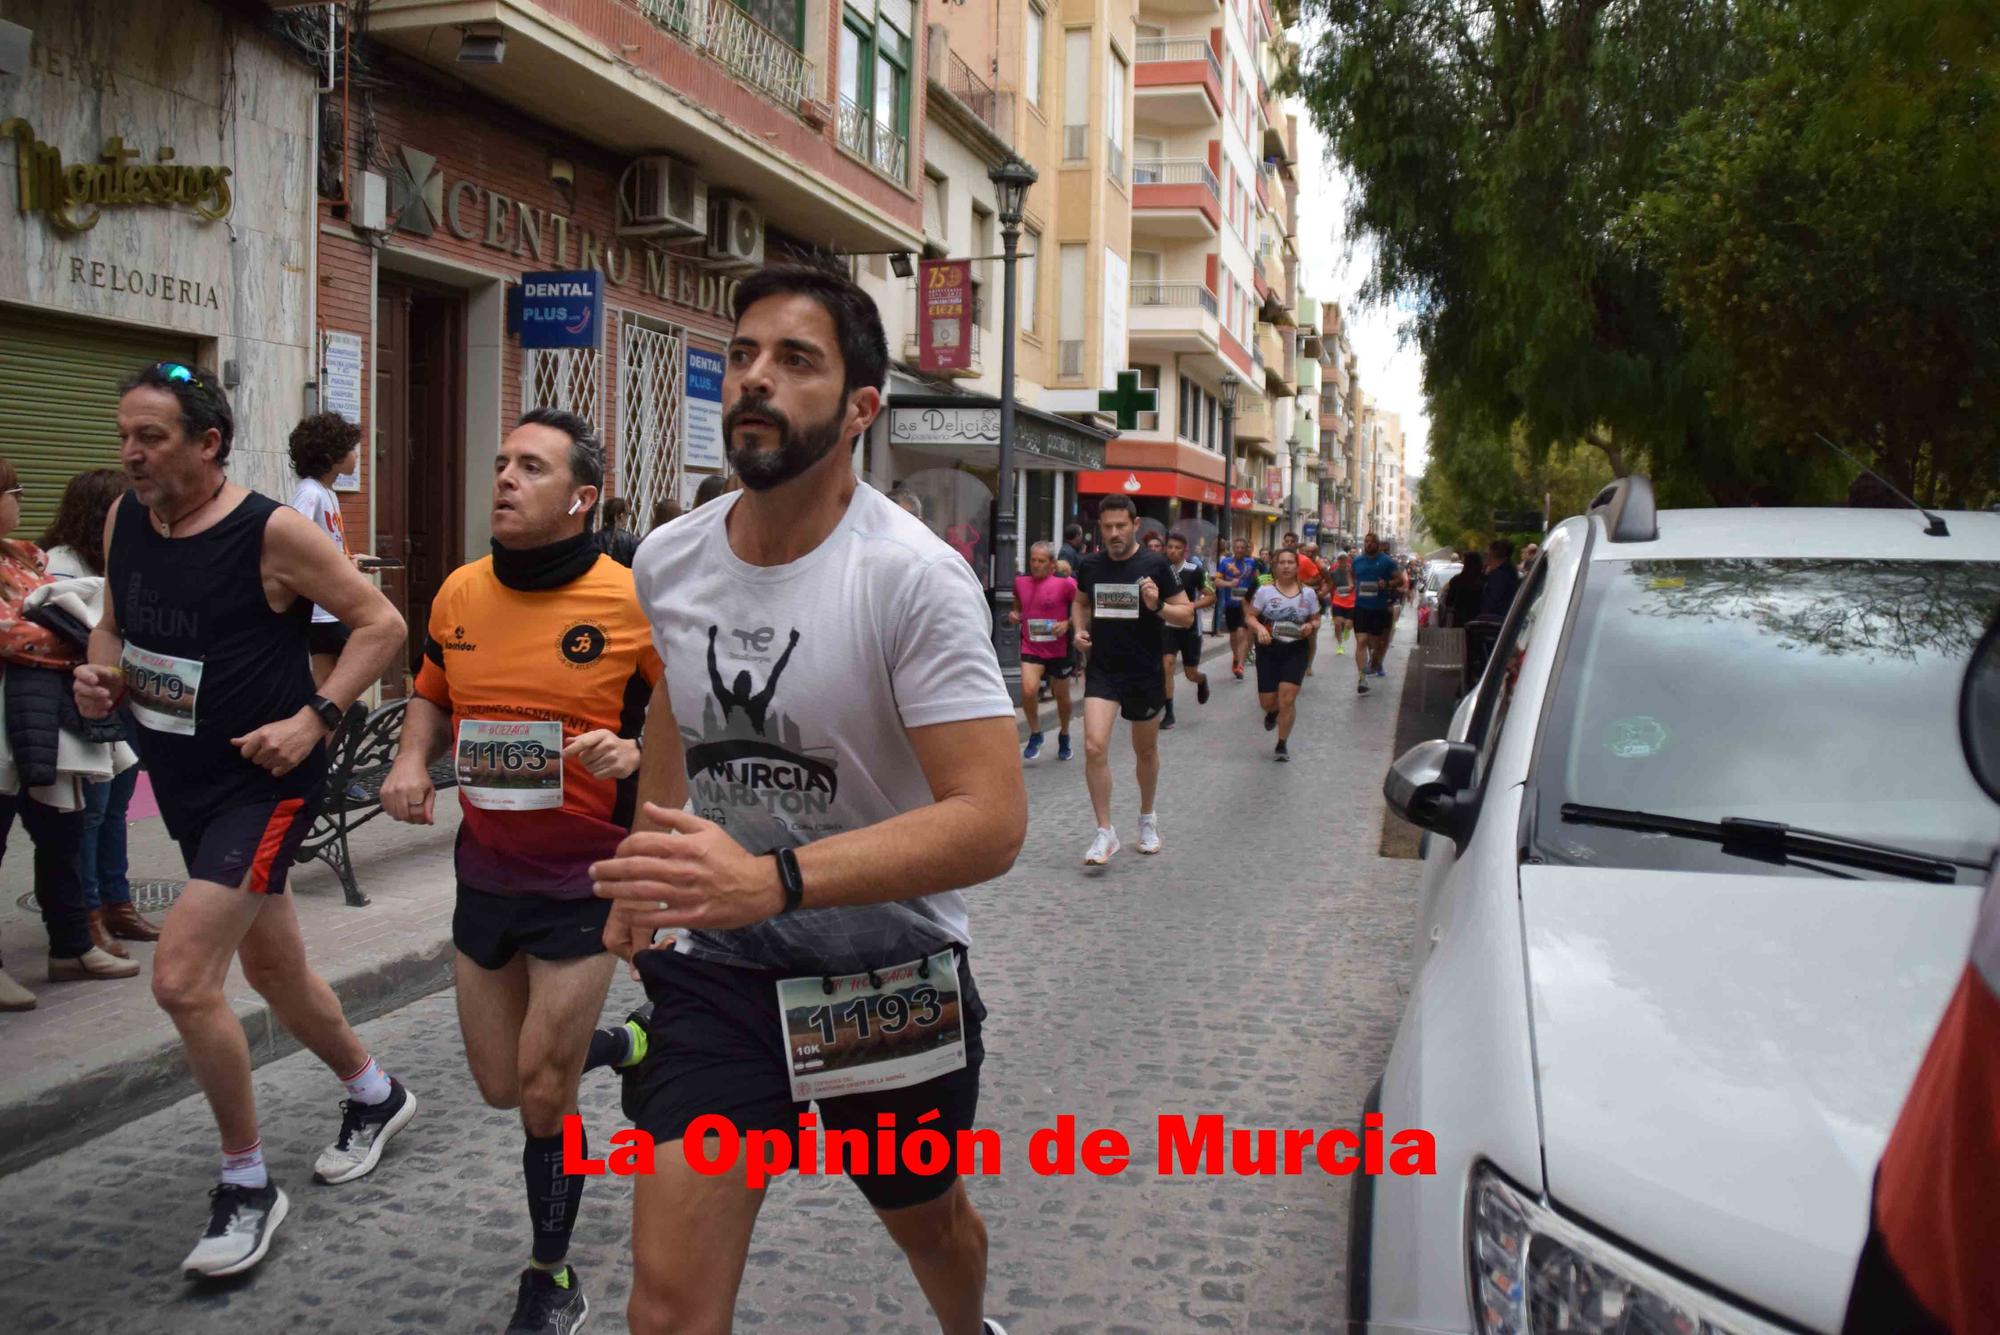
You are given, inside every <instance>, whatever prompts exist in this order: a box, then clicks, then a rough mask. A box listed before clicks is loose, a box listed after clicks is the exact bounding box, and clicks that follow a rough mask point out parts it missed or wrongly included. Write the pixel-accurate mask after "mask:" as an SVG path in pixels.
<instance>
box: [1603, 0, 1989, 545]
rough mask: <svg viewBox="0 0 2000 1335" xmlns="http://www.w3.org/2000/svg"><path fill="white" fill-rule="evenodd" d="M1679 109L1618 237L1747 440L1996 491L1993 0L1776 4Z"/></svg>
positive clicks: (1951, 500)
mask: <svg viewBox="0 0 2000 1335" xmlns="http://www.w3.org/2000/svg"><path fill="white" fill-rule="evenodd" d="M1750 33H1751V35H1753V36H1754V38H1755V52H1756V59H1755V68H1754V70H1753V71H1752V73H1751V74H1750V76H1749V77H1748V78H1745V79H1744V80H1742V81H1741V82H1739V83H1737V84H1735V85H1734V86H1733V87H1732V88H1731V89H1730V90H1729V92H1728V95H1727V96H1726V98H1725V99H1724V100H1723V101H1722V103H1721V105H1720V106H1718V107H1716V108H1713V109H1700V110H1697V111H1695V112H1694V113H1692V114H1691V115H1690V116H1689V117H1688V118H1687V119H1686V121H1685V123H1684V124H1683V126H1682V128H1681V133H1680V136H1679V138H1678V141H1677V142H1676V143H1675V144H1674V145H1673V147H1672V149H1671V150H1670V152H1669V153H1668V155H1667V159H1666V162H1665V164H1664V172H1663V179H1662V182H1661V183H1660V184H1659V185H1658V186H1657V187H1656V188H1654V189H1652V190H1649V191H1647V192H1646V194H1645V195H1644V197H1643V198H1642V199H1641V200H1640V201H1639V202H1638V204H1637V206H1636V207H1635V208H1634V209H1633V211H1632V214H1631V222H1632V226H1631V228H1630V235H1631V237H1632V239H1633V240H1634V241H1635V242H1636V243H1637V245H1638V247H1639V248H1640V249H1641V250H1642V252H1643V253H1644V254H1645V255H1646V256H1647V257H1648V258H1649V259H1650V260H1651V261H1652V262H1654V263H1656V264H1657V265H1658V266H1659V267H1660V270H1661V272H1662V273H1663V275H1664V278H1665V285H1666V292H1667V296H1668V299H1669V302H1670V304H1671V306H1672V307H1673V308H1674V309H1675V310H1677V311H1679V312H1682V313H1684V314H1685V316H1686V319H1687V323H1688V327H1689V330H1690V332H1691V334H1692V335H1693V337H1694V338H1695V339H1696V340H1698V341H1700V342H1701V343H1703V344H1706V345H1709V346H1711V347H1712V348H1713V350H1714V354H1715V364H1716V366H1717V367H1718V368H1719V371H1720V376H1719V381H1720V385H1719V388H1720V393H1719V402H1720V403H1721V404H1722V405H1723V406H1724V408H1725V410H1726V411H1728V412H1730V413H1731V415H1732V416H1736V417H1738V418H1740V419H1742V420H1743V421H1744V422H1745V423H1746V424H1747V425H1748V426H1749V427H1750V429H1752V430H1753V431H1754V432H1756V433H1757V434H1758V435H1759V436H1761V437H1762V438H1764V439H1767V440H1770V441H1773V442H1777V443H1799V442H1801V441H1803V440H1806V439H1809V437H1810V435H1811V433H1813V432H1823V433H1825V434H1826V435H1827V436H1829V437H1831V438H1832V439H1834V440H1837V441H1840V442H1841V443H1842V444H1843V445H1846V446H1848V447H1849V448H1851V449H1852V448H1857V447H1859V448H1864V449H1872V450H1873V451H1874V453H1875V462H1876V466H1877V467H1878V468H1880V469H1881V470H1882V471H1883V472H1884V473H1886V474H1887V475H1888V476H1889V477H1890V478H1891V479H1892V480H1893V481H1895V482H1896V483H1897V484H1898V485H1899V486H1901V487H1903V488H1904V489H1906V490H1912V491H1917V492H1919V493H1921V494H1922V495H1923V497H1924V499H1926V500H1927V501H1929V502H1931V503H1933V504H1942V505H1946V506H1952V507H1958V506H1964V505H1968V504H1978V503H1981V502H1983V501H1984V500H1986V499H1987V498H1989V497H1990V496H1991V495H1992V494H1993V492H1994V491H1995V489H1996V487H2000V9H1996V7H1995V6H1993V5H1992V4H1991V3H1977V2H1976V0H1880V2H1878V3H1865V2H1864V0H1791V2H1789V3H1777V4H1773V5H1771V6H1769V7H1768V8H1766V9H1764V10H1763V11H1761V12H1759V13H1758V14H1757V15H1756V18H1755V22H1754V24H1752V25H1751V28H1750Z"/></svg>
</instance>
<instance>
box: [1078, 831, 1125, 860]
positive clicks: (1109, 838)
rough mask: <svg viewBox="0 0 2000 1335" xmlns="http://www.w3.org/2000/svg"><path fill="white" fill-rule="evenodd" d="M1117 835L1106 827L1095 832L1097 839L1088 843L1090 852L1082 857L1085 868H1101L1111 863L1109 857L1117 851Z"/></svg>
mask: <svg viewBox="0 0 2000 1335" xmlns="http://www.w3.org/2000/svg"><path fill="white" fill-rule="evenodd" d="M1118 848H1119V844H1118V834H1117V832H1116V831H1114V830H1113V829H1112V828H1111V827H1110V826H1108V825H1106V826H1103V827H1102V828H1100V829H1099V830H1098V831H1097V837H1096V838H1095V839H1093V840H1091V841H1090V851H1089V852H1088V853H1085V854H1084V855H1083V865H1084V866H1086V867H1102V866H1103V865H1104V864H1105V863H1107V862H1109V861H1111V855H1112V854H1113V853H1116V852H1117V851H1118Z"/></svg>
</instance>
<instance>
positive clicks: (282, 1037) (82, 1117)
mask: <svg viewBox="0 0 2000 1335" xmlns="http://www.w3.org/2000/svg"><path fill="white" fill-rule="evenodd" d="M451 969H452V946H451V941H450V939H449V938H448V937H447V938H444V939H440V940H438V941H435V942H433V943H431V944H430V945H428V946H426V947H422V948H420V949H418V950H415V951H413V952H411V953H409V954H406V955H402V956H399V957H397V958H395V959H392V960H388V961H385V962H384V963H381V964H378V965H376V966H374V967H373V968H369V969H364V970H360V971H357V972H354V973H350V974H346V975H343V976H341V977H336V978H328V979H327V985H328V986H330V987H331V988H332V989H333V992H334V995H335V996H337V997H338V998H340V1004H341V1007H342V1009H343V1010H345V1011H346V1012H347V1020H348V1023H350V1024H356V1025H358V1024H361V1023H362V1022H363V1021H366V1020H372V1019H374V1018H375V1017H377V1016H379V1015H385V1014H387V1013H388V1012H390V1011H393V1010H399V1009H401V1008H402V1007H404V1006H407V1005H409V1004H410V1003H411V1002H413V1001H417V1000H419V999H421V998H423V997H427V996H429V995H430V994H431V993H433V992H438V991H442V990H443V989H444V988H446V987H449V986H450V985H451ZM252 995H253V998H254V995H255V994H252ZM237 1017H238V1018H239V1019H241V1020H242V1021H243V1028H244V1031H245V1034H246V1035H247V1037H248V1038H249V1041H250V1065H251V1067H252V1068H253V1069H254V1068H256V1067H259V1066H262V1065H264V1064H265V1063H266V1062H274V1061H277V1060H278V1059H279V1058H281V1057H289V1056H290V1055H291V1054H292V1053H294V1052H297V1051H299V1050H300V1045H299V1042H298V1040H297V1039H295V1038H293V1037H292V1036H291V1035H290V1034H289V1033H287V1032H285V1029H284V1027H283V1026H282V1025H280V1024H279V1023H278V1022H277V1021H276V1020H275V1019H274V1018H273V1017H272V1015H271V1011H270V1008H269V1007H268V1006H266V1005H264V1004H263V1002H262V1000H261V999H255V1000H254V1001H253V1004H252V1005H251V1006H250V1007H248V1008H247V1009H245V1008H239V1009H238V1010H237ZM34 1074H36V1075H40V1076H42V1077H43V1078H42V1080H41V1081H40V1082H39V1083H38V1087H33V1088H26V1089H21V1090H11V1089H10V1090H8V1091H7V1092H6V1093H5V1095H4V1098H0V1177H4V1176H6V1175H7V1174H9V1173H12V1172H14V1171H15V1170H17V1169H20V1168H23V1167H25V1166H27V1165H28V1164H30V1163H33V1162H35V1161H37V1160H40V1159H43V1158H46V1157H48V1156H49V1155H52V1154H59V1153H61V1152H62V1151H64V1150H67V1149H71V1148H73V1147H75V1146H77V1145H80V1144H82V1143H84V1142H85V1141H87V1140H90V1139H92V1138H94V1137H96V1136H100V1135H103V1134H104V1133H105V1132H107V1131H110V1130H112V1129H113V1128H115V1127H118V1126H122V1125H124V1124H125V1123H127V1122H130V1121H133V1120H135V1119H137V1118H140V1117H144V1116H145V1115H146V1114H148V1113H151V1112H154V1111H157V1110H158V1109H160V1108H164V1107H166V1106H167V1105H168V1104H170V1103H177V1102H179V1101H180V1100H181V1099H184V1098H186V1097H187V1096H188V1095H190V1094H194V1093H198V1092H199V1088H198V1086H196V1084H195V1081H194V1077H193V1076H192V1075H191V1074H189V1072H188V1069H187V1064H186V1062H185V1061H183V1060H182V1057H181V1045H180V1043H179V1041H178V1040H175V1039H168V1040H166V1041H160V1040H159V1039H157V1038H150V1039H144V1040H138V1041H135V1042H134V1044H133V1045H132V1050H131V1051H129V1052H125V1053H121V1054H120V1055H119V1056H118V1057H117V1058H115V1059H114V1060H112V1061H111V1062H110V1063H108V1064H107V1063H104V1062H101V1061H100V1062H99V1063H97V1064H96V1065H94V1066H91V1067H90V1068H88V1069H77V1070H63V1069H57V1070H55V1071H44V1072H37V1073H34ZM23 1083H25V1082H23Z"/></svg>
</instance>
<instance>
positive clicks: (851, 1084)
mask: <svg viewBox="0 0 2000 1335" xmlns="http://www.w3.org/2000/svg"><path fill="white" fill-rule="evenodd" d="M777 986H778V1013H779V1015H780V1016H781V1017H782V1019H781V1023H782V1024H783V1026H784V1031H785V1033H784V1040H785V1052H786V1054H787V1056H788V1057H789V1058H790V1059H791V1080H792V1097H793V1098H794V1099H798V1100H800V1101H803V1100H806V1099H831V1098H838V1097H840V1096H841V1095H843V1094H859V1093H862V1092H864V1091H870V1092H872V1091H875V1090H886V1089H901V1088H903V1087H904V1086H905V1085H916V1084H921V1083H923V1082H924V1081H926V1080H934V1079H936V1078H937V1077H938V1076H941V1075H945V1074H947V1073H949V1072H952V1071H957V1070H961V1069H963V1068H964V1066H965V1024H964V1019H963V1016H962V1015H961V1014H960V1009H959V1007H960V998H959V992H958V965H957V961H956V960H955V959H954V957H953V955H952V952H951V951H950V950H940V951H939V952H938V953H937V954H935V955H932V956H930V957H929V958H927V959H920V960H910V961H909V962H908V963H905V964H897V965H892V966H891V967H889V968H886V969H877V970H876V971H875V972H874V974H873V976H872V977H871V976H870V975H869V974H865V973H856V974H848V975H845V976H843V977H839V978H822V977H819V976H817V975H815V976H812V977H808V978H785V979H781V980H780V981H779V982H778V985H777Z"/></svg>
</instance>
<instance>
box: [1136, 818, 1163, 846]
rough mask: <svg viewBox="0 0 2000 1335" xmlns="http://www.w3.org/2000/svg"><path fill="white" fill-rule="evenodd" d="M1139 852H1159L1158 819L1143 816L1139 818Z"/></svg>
mask: <svg viewBox="0 0 2000 1335" xmlns="http://www.w3.org/2000/svg"><path fill="white" fill-rule="evenodd" d="M1139 851H1140V852H1141V853H1157V852H1159V851H1160V818H1159V817H1158V816H1152V815H1144V816H1140V817H1139Z"/></svg>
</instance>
